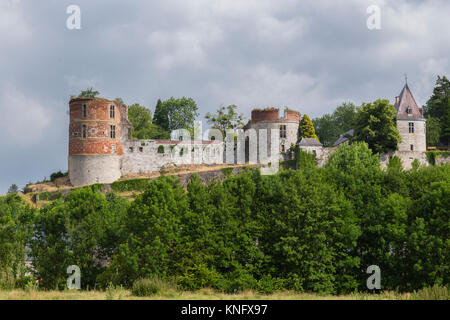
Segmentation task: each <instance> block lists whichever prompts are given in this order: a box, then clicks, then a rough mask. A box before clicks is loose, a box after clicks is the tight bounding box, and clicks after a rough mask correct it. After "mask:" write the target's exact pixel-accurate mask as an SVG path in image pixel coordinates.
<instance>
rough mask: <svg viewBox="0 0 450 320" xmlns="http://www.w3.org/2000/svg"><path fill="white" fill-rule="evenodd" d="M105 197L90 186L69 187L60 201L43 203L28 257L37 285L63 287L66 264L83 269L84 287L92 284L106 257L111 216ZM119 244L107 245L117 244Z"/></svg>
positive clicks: (115, 244)
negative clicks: (31, 260)
mask: <svg viewBox="0 0 450 320" xmlns="http://www.w3.org/2000/svg"><path fill="white" fill-rule="evenodd" d="M113 214H116V212H110V211H109V210H108V203H107V201H106V199H105V197H104V196H103V195H102V194H100V193H98V192H94V191H93V190H91V189H90V188H83V189H75V190H72V191H71V192H70V193H69V195H67V196H66V197H65V198H64V199H63V200H61V199H58V200H56V201H54V202H53V203H51V204H49V205H47V206H45V207H44V208H43V209H42V210H41V211H40V213H39V215H38V216H37V218H36V220H35V233H34V236H33V239H32V240H31V256H32V257H33V266H34V268H35V274H36V275H37V277H38V278H39V279H41V283H40V285H42V286H43V287H44V288H47V289H55V288H59V289H63V288H65V286H66V279H67V271H66V270H67V267H68V266H70V265H77V266H79V267H80V269H81V270H82V282H81V285H82V286H83V287H87V286H89V287H91V288H92V287H94V285H95V280H96V278H97V276H98V275H99V274H100V273H101V271H103V270H104V268H105V267H104V265H103V263H104V261H105V258H106V259H107V258H109V257H108V252H111V251H108V250H105V236H106V235H107V234H108V233H107V226H108V225H111V224H110V223H109V222H110V221H111V220H112V218H111V215H113ZM117 246H118V243H112V244H109V245H108V246H107V247H108V248H111V247H117Z"/></svg>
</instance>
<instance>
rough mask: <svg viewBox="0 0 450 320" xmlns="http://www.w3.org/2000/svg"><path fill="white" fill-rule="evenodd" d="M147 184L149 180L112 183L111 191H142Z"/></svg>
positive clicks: (141, 179) (140, 179)
mask: <svg viewBox="0 0 450 320" xmlns="http://www.w3.org/2000/svg"><path fill="white" fill-rule="evenodd" d="M149 183H150V180H149V179H146V178H139V179H128V180H121V181H115V182H113V183H112V184H111V189H112V190H113V191H116V192H125V191H144V190H145V189H146V188H147V187H148V185H149Z"/></svg>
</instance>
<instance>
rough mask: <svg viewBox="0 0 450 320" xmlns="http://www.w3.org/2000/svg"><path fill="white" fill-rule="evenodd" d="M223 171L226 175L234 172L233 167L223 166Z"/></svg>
mask: <svg viewBox="0 0 450 320" xmlns="http://www.w3.org/2000/svg"><path fill="white" fill-rule="evenodd" d="M221 171H222V173H223V175H224V176H225V177H229V176H230V175H231V174H232V173H233V168H222V169H221Z"/></svg>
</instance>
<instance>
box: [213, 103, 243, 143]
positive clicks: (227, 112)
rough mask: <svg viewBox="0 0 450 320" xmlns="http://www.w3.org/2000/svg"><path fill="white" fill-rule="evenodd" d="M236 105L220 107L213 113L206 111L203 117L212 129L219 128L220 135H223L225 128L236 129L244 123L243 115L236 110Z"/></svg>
mask: <svg viewBox="0 0 450 320" xmlns="http://www.w3.org/2000/svg"><path fill="white" fill-rule="evenodd" d="M236 109H237V106H236V105H234V104H233V105H229V106H228V107H224V106H222V107H220V108H219V109H218V110H217V112H216V113H215V114H211V113H209V112H208V113H207V114H206V115H205V118H206V119H207V120H208V123H209V124H211V125H212V127H213V128H214V129H219V130H220V131H221V132H222V135H223V136H225V134H226V130H227V129H236V128H238V127H239V126H242V125H244V123H243V118H244V117H243V115H242V114H238V113H237V112H236Z"/></svg>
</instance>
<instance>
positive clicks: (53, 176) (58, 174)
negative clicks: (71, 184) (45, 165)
mask: <svg viewBox="0 0 450 320" xmlns="http://www.w3.org/2000/svg"><path fill="white" fill-rule="evenodd" d="M68 174H69V173H68V172H64V173H62V172H61V171H58V172H54V173H52V174H51V175H50V181H51V182H55V180H56V179H58V178H62V177H66V176H67V175H68Z"/></svg>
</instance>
